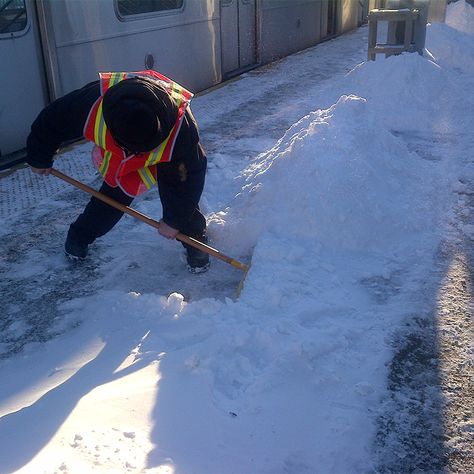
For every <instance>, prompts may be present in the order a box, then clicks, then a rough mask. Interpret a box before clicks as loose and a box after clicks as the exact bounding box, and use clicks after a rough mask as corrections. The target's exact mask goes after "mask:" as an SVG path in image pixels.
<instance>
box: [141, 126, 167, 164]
mask: <svg viewBox="0 0 474 474" xmlns="http://www.w3.org/2000/svg"><path fill="white" fill-rule="evenodd" d="M173 130H174V127H173V129H172V130H171V133H170V134H169V135H168V137H167V138H166V139H165V141H164V142H162V143H161V145H160V146H159V147H158V148H156V149H155V151H153V152H151V153H150V155H149V156H148V159H147V160H146V162H145V166H153V165H156V164H157V163H159V162H160V161H161V158H162V156H163V153H164V152H165V148H166V145H167V144H168V142H169V140H170V137H171V134H172V133H173Z"/></svg>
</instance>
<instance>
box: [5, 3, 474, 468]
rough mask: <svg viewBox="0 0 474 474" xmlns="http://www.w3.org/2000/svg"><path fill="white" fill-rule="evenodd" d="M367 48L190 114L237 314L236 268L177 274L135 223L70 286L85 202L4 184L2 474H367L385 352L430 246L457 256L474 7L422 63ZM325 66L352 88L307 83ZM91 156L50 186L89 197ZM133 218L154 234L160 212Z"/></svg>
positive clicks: (224, 91) (389, 353) (212, 98)
mask: <svg viewBox="0 0 474 474" xmlns="http://www.w3.org/2000/svg"><path fill="white" fill-rule="evenodd" d="M351 42H352V47H354V46H353V45H354V44H356V45H358V46H357V48H358V49H357V50H352V52H351V54H352V56H350V55H349V57H348V55H347V54H345V53H344V50H345V49H347V50H349V49H350V47H351V46H350V44H351ZM366 42H367V29H366V28H361V29H359V31H357V32H356V33H353V34H351V35H346V36H344V37H341V38H337V39H336V40H333V41H331V42H328V43H324V44H321V45H318V46H316V47H314V48H311V49H310V50H307V51H305V52H303V53H300V54H297V55H294V56H292V57H290V58H286V59H284V60H282V61H280V62H278V63H276V64H274V65H272V66H267V67H265V68H262V69H261V70H258V71H255V72H251V73H248V74H246V75H245V76H243V77H242V78H241V79H240V80H238V81H234V82H231V83H229V84H227V85H225V86H223V87H221V88H219V89H217V90H215V91H212V92H210V93H207V94H204V95H201V96H199V97H197V98H195V99H194V100H193V104H192V106H193V111H194V113H195V115H196V118H197V120H198V122H199V124H200V127H201V135H202V139H203V143H204V146H205V147H207V149H208V151H209V163H210V165H209V172H208V178H207V185H206V189H205V192H204V195H203V199H202V207H203V210H204V211H205V212H206V215H207V217H208V222H209V233H210V237H211V242H210V243H211V245H212V246H214V247H216V248H218V249H220V250H222V251H223V252H224V253H226V254H229V255H231V256H233V257H235V258H238V259H239V260H242V261H243V262H245V263H249V264H251V268H250V271H249V273H248V275H247V277H246V279H245V282H244V287H243V290H242V292H241V294H240V297H238V298H236V297H235V290H236V288H237V286H238V283H239V280H240V278H241V276H242V274H241V272H239V270H236V269H234V268H227V266H226V265H225V264H223V263H221V262H216V261H213V265H212V267H211V270H210V272H209V273H208V274H206V275H197V276H195V275H187V274H186V272H185V270H184V265H183V263H182V262H181V261H180V254H181V253H182V250H181V249H180V246H179V245H177V244H175V243H170V242H168V241H164V239H161V240H160V238H159V237H158V236H157V235H156V231H155V230H153V229H151V228H149V227H148V226H146V225H144V224H141V223H138V222H136V221H133V220H132V219H131V218H124V219H123V221H121V222H120V224H119V225H118V226H117V228H116V229H114V230H113V231H112V232H111V233H110V234H108V235H107V236H106V237H104V238H103V239H101V240H100V242H98V243H97V244H96V245H95V246H94V249H93V250H92V252H91V259H92V263H88V264H85V265H84V266H82V267H79V266H71V264H70V263H68V262H67V261H66V260H65V259H64V257H63V256H62V253H61V252H62V250H61V245H62V240H63V238H64V235H65V232H66V230H67V226H68V224H69V222H70V221H71V220H73V219H74V217H75V215H77V214H78V212H80V209H81V208H82V206H83V205H84V204H85V202H86V201H87V197H85V196H82V195H81V194H80V192H79V191H74V190H72V189H70V188H68V187H67V186H66V185H63V184H61V183H60V182H58V181H57V180H56V179H55V178H53V177H48V178H45V179H42V178H38V177H32V175H31V174H30V172H29V170H26V169H25V170H20V171H17V172H16V173H14V174H12V175H10V176H7V177H6V178H3V179H1V180H0V186H1V191H2V196H3V195H7V194H8V195H12V194H13V195H14V194H15V193H18V195H20V194H22V193H23V194H25V193H26V197H25V198H24V199H23V200H16V199H15V200H14V199H11V198H10V199H11V201H9V204H8V205H7V204H6V203H5V201H4V205H3V207H2V212H3V223H2V229H1V230H0V236H1V237H2V241H3V243H2V245H3V246H5V249H6V250H8V252H7V251H4V252H2V256H0V261H1V263H2V266H1V268H0V272H1V274H2V279H8V281H9V285H10V286H9V288H11V294H19V293H21V296H20V295H18V296H17V298H18V301H19V302H18V303H15V299H14V298H13V297H9V299H7V298H6V297H5V301H7V303H6V304H5V305H4V307H3V309H2V312H3V311H5V314H4V315H3V316H2V319H1V323H2V325H3V326H2V327H3V332H4V336H3V340H2V341H0V348H1V349H2V351H1V352H2V353H3V357H4V360H3V361H2V364H1V365H0V377H1V380H2V384H1V385H0V416H2V418H1V420H0V472H1V473H10V472H22V473H53V472H56V473H71V474H72V473H84V472H101V473H102V472H131V473H148V474H152V473H153V474H165V473H166V474H191V473H195V474H212V473H216V474H217V473H220V474H231V473H233V474H256V473H289V474H304V473H357V472H360V473H362V472H377V470H379V472H381V471H383V465H384V463H385V460H384V459H383V456H384V455H385V454H384V453H385V452H384V451H383V450H381V449H380V448H376V447H375V444H376V438H377V430H378V420H379V418H380V416H381V415H382V414H383V410H384V409H385V408H386V407H387V404H384V403H382V401H383V400H385V397H386V396H387V379H388V370H389V369H388V367H389V364H390V361H391V360H392V358H393V356H394V341H395V339H396V337H395V334H397V331H398V330H399V329H400V327H402V326H403V325H404V324H406V323H407V321H409V320H410V318H413V317H414V315H416V314H417V312H420V311H422V309H421V308H422V307H423V305H426V298H424V297H420V296H419V294H420V292H423V291H425V292H426V287H430V284H432V285H433V286H434V285H435V282H434V281H433V279H432V278H431V275H432V269H433V265H434V264H433V261H434V259H435V258H436V254H437V252H438V249H439V246H440V244H441V243H442V242H446V241H447V240H448V241H455V240H456V238H457V237H456V236H455V234H456V232H461V233H463V234H464V235H467V236H468V237H469V238H470V239H472V238H474V237H472V236H473V235H474V232H473V230H472V229H473V222H474V220H472V221H471V222H466V221H464V222H462V223H461V222H459V220H458V219H457V218H456V215H455V209H456V208H457V206H459V205H460V204H461V205H462V202H461V203H460V201H459V199H460V196H461V195H462V194H463V193H464V194H468V193H469V192H471V193H472V190H471V189H470V188H469V183H470V182H474V166H473V162H472V151H471V150H472V147H473V145H474V141H473V138H472V123H474V96H473V95H472V90H473V86H474V9H473V8H472V7H470V6H469V5H468V4H466V3H465V2H464V1H460V2H457V3H455V4H452V5H449V7H448V14H447V21H446V23H445V24H433V25H429V27H428V33H427V41H426V48H427V51H426V53H425V54H424V55H423V56H420V55H418V54H402V55H400V56H392V57H390V58H387V59H385V58H384V57H383V56H381V55H378V56H377V59H376V61H374V62H365V60H364V59H365V56H366V50H365V49H364V47H366ZM336 50H337V51H339V54H340V55H341V58H342V57H343V56H345V60H346V61H348V62H347V66H348V67H347V71H342V70H338V71H336V72H334V74H333V75H332V76H328V77H326V78H321V77H319V76H318V75H317V74H313V75H312V73H311V68H316V65H318V64H320V63H321V62H323V64H329V62H330V60H331V58H332V59H333V60H334V57H335V51H336ZM324 61H326V63H325V62H324ZM341 61H342V59H341ZM351 62H352V64H351ZM323 69H324V68H323ZM326 69H327V68H326ZM298 78H301V86H300V85H299V84H298ZM282 85H284V86H285V87H286V88H284V87H282ZM295 89H298V93H297V92H296V91H295ZM282 91H283V93H282ZM277 93H278V94H281V95H279V96H275V95H276V94H277ZM255 108H258V109H260V108H261V109H262V111H260V110H259V111H258V113H257V111H255ZM246 114H247V115H246ZM224 117H225V121H224ZM249 117H251V120H250V119H249ZM285 121H287V123H286V122H285ZM285 130H286V131H285ZM89 152H90V146H89V145H88V144H85V145H80V146H78V147H75V148H74V149H73V150H72V151H69V152H67V153H66V154H64V155H62V156H61V157H60V158H59V159H58V160H57V165H56V166H57V167H58V168H59V169H61V170H65V171H67V172H70V173H71V174H74V175H75V176H76V177H78V178H80V179H83V180H84V181H86V182H89V183H95V184H97V183H98V179H97V177H95V176H94V174H93V172H92V170H91V167H90V165H89V163H88V157H87V156H88V154H89ZM25 182H26V183H27V186H30V188H27V187H26V185H25V184H24V183H25ZM19 183H20V184H19ZM21 183H23V184H21ZM35 189H41V190H42V191H41V192H39V191H38V193H36V192H34V190H35ZM38 196H39V197H38ZM2 199H3V197H2ZM134 207H136V208H137V209H138V210H140V211H141V212H144V213H145V214H147V215H151V216H153V217H155V218H159V217H160V212H161V208H160V203H159V199H158V195H157V193H156V192H152V193H150V194H149V195H147V197H146V198H144V199H141V200H137V202H136V203H134ZM464 213H465V216H464V217H469V216H470V215H471V214H470V213H469V210H465V211H464ZM456 235H457V234H456ZM23 240H28V242H29V244H28V245H26V244H24V242H23ZM22 245H23V246H22ZM7 246H8V248H7ZM182 267H183V268H182ZM59 276H60V277H61V281H58V280H59ZM45 288H50V290H48V292H47V293H46V289H45ZM157 288H158V289H157ZM431 290H433V291H435V290H436V288H434V289H433V288H431V287H430V291H431ZM5 294H7V293H5ZM8 294H10V293H8ZM45 298H46V299H48V301H49V303H48V304H49V306H48V304H46V303H44V300H45ZM43 304H44V305H45V306H42V305H43ZM51 305H53V310H50V309H48V310H46V309H44V308H51ZM38 308H39V310H38ZM42 308H43V309H42ZM35 311H36V313H34V314H35V315H36V316H35V319H33V320H32V319H31V318H30V319H28V318H27V317H26V316H25V313H28V312H35ZM51 311H53V312H52V313H51V315H48V314H49V313H48V312H51ZM46 313H48V314H46ZM48 318H49V319H48ZM46 320H47V322H45V321H46ZM35 324H44V329H42V331H43V332H44V334H43V332H42V333H41V334H40V335H37V332H36V333H35ZM32 334H33V335H34V336H32ZM25 338H26V339H27V340H28V342H27V343H23V344H19V343H17V344H16V345H14V342H15V341H17V342H18V341H19V340H25ZM28 338H29V339H28ZM384 407H385V408H384ZM471 421H472V420H471ZM466 423H467V421H466ZM469 426H470V425H469ZM472 426H474V424H473V425H472ZM389 448H390V449H389V451H390V450H391V451H392V454H393V455H394V456H397V455H398V454H399V453H402V451H401V450H400V449H399V448H398V447H397V446H396V445H395V444H393V445H392V446H390V447H389ZM402 456H403V455H402V454H400V458H401V457H402Z"/></svg>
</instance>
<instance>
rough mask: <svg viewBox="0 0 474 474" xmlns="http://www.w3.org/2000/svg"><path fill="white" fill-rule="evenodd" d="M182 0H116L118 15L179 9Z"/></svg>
mask: <svg viewBox="0 0 474 474" xmlns="http://www.w3.org/2000/svg"><path fill="white" fill-rule="evenodd" d="M182 6H183V0H117V7H118V11H119V13H120V15H122V16H129V15H140V14H141V13H152V12H161V11H165V10H179V9H180V8H181V7H182Z"/></svg>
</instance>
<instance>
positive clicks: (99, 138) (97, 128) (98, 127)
mask: <svg viewBox="0 0 474 474" xmlns="http://www.w3.org/2000/svg"><path fill="white" fill-rule="evenodd" d="M102 103H103V101H100V104H99V108H98V110H97V116H96V118H95V124H94V141H95V143H96V144H97V145H99V146H100V147H101V148H105V136H106V133H107V127H106V126H105V120H104V116H103V115H102Z"/></svg>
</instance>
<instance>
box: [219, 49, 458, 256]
mask: <svg viewBox="0 0 474 474" xmlns="http://www.w3.org/2000/svg"><path fill="white" fill-rule="evenodd" d="M446 80H447V79H446V76H445V74H444V72H443V71H442V70H441V69H440V68H439V66H437V65H436V64H434V63H432V62H431V61H428V60H426V59H425V58H422V57H420V56H418V55H413V54H410V55H402V56H399V57H396V58H391V59H390V60H389V61H380V62H371V63H365V64H363V65H362V66H360V67H358V68H356V69H355V70H354V71H353V72H352V73H351V74H349V75H348V76H347V77H346V78H345V79H344V88H345V89H346V90H350V91H354V93H355V94H351V95H342V96H341V97H340V99H339V100H338V101H337V103H335V104H334V105H333V106H332V107H330V108H329V109H327V110H317V111H315V112H312V113H311V114H309V115H308V116H306V117H304V118H303V119H301V120H300V121H299V122H297V123H296V124H295V125H294V126H293V127H291V128H290V129H289V130H288V132H287V133H286V134H285V136H284V137H283V138H282V139H281V140H280V141H279V142H278V143H277V144H276V145H275V147H274V148H273V149H271V150H270V151H269V152H268V153H267V154H266V155H264V156H263V157H259V158H257V159H256V160H255V163H254V164H252V165H251V166H250V167H249V168H248V169H247V170H246V171H245V173H244V174H245V176H246V184H245V185H244V187H243V189H242V192H241V193H239V195H238V196H237V197H236V199H235V201H234V202H233V203H232V205H231V206H230V208H231V210H230V211H223V212H221V213H219V214H217V215H216V216H215V217H214V220H213V222H212V225H214V226H221V225H222V224H223V223H224V222H226V223H228V224H230V226H227V228H224V229H223V230H222V229H220V230H219V232H221V231H223V232H224V233H225V234H226V238H227V239H232V236H238V239H236V238H234V240H235V242H234V245H238V244H239V242H240V243H242V241H243V240H245V242H246V243H247V244H248V245H249V246H252V245H254V244H255V243H256V242H257V241H258V239H259V237H260V236H262V235H264V234H265V233H268V232H271V233H272V234H274V235H279V236H284V237H285V238H286V239H288V240H293V241H295V240H297V239H300V238H302V239H304V240H305V245H307V241H308V240H309V241H313V243H317V244H318V245H319V246H322V247H324V248H326V249H328V248H329V249H333V250H338V251H361V250H362V249H364V250H365V251H367V252H369V253H370V252H372V253H385V254H386V255H387V254H391V253H394V252H398V251H400V250H401V249H403V248H404V249H405V250H406V247H407V246H410V245H411V244H412V243H413V242H414V240H415V239H416V238H424V239H426V238H427V237H428V236H429V235H432V234H433V232H436V228H437V226H438V222H437V221H438V219H439V217H440V215H441V213H442V210H443V204H442V200H441V199H440V196H439V188H440V185H441V184H442V183H443V182H444V177H443V174H444V173H445V169H444V168H443V166H437V165H436V164H434V163H433V162H428V161H426V160H423V159H422V158H421V157H420V156H419V155H418V154H416V153H413V152H411V151H410V150H409V149H408V148H407V145H406V143H405V141H404V140H403V139H402V138H400V135H403V133H404V132H406V131H409V130H410V129H411V130H413V129H414V130H420V129H421V130H423V132H425V133H430V132H436V133H441V132H447V131H449V120H448V119H447V117H446V113H447V110H449V108H447V107H444V106H445V105H446V103H447V102H448V98H447V97H446V96H445V95H443V94H442V93H441V92H442V91H443V90H444V89H443V87H444V85H445V84H446ZM338 86H339V87H340V85H335V87H338ZM440 106H441V109H440V108H439V107H440ZM415 125H416V127H415Z"/></svg>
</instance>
